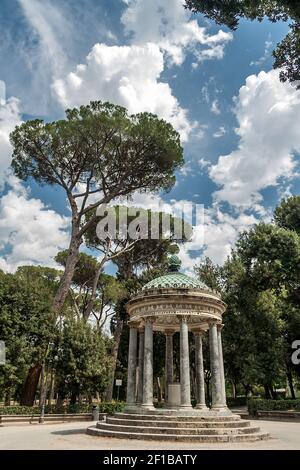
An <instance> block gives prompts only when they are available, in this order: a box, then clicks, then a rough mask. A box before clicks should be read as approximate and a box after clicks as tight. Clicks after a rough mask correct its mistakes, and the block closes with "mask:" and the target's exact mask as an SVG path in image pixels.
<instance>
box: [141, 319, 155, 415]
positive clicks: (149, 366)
mask: <svg viewBox="0 0 300 470" xmlns="http://www.w3.org/2000/svg"><path fill="white" fill-rule="evenodd" d="M153 323H154V319H153V318H152V317H148V318H147V317H146V318H145V338H144V373H143V403H142V407H143V408H146V409H148V410H153V409H154V406H153Z"/></svg>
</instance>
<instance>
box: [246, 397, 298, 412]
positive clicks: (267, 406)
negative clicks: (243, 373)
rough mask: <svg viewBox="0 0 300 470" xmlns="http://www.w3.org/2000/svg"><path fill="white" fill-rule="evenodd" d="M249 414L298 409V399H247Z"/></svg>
mask: <svg viewBox="0 0 300 470" xmlns="http://www.w3.org/2000/svg"><path fill="white" fill-rule="evenodd" d="M248 411H249V415H250V416H256V415H257V412H258V411H300V400H283V399H282V400H261V399H258V398H251V399H249V400H248Z"/></svg>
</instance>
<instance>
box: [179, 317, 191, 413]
mask: <svg viewBox="0 0 300 470" xmlns="http://www.w3.org/2000/svg"><path fill="white" fill-rule="evenodd" d="M179 319H180V395H181V408H184V409H186V408H191V407H192V405H191V383H190V358H189V329H188V323H187V322H188V317H186V316H180V317H179Z"/></svg>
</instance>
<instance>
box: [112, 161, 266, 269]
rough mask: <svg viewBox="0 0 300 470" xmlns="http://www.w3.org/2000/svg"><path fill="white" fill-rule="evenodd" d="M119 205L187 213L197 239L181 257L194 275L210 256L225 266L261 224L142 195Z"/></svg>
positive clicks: (184, 247) (215, 209)
mask: <svg viewBox="0 0 300 470" xmlns="http://www.w3.org/2000/svg"><path fill="white" fill-rule="evenodd" d="M205 163H206V164H207V165H208V164H209V162H205ZM115 202H116V203H119V204H125V205H129V206H134V207H141V208H144V209H151V210H153V211H163V212H165V213H166V214H172V215H173V216H177V217H182V214H183V213H184V214H185V220H186V221H187V222H188V223H191V224H192V225H193V237H192V238H191V240H190V241H189V242H186V243H184V244H182V245H180V252H179V256H180V259H181V261H182V266H183V269H184V270H185V271H186V272H190V273H192V272H193V267H194V266H195V264H197V263H199V261H201V259H203V258H204V257H205V256H209V257H210V258H211V259H212V261H213V262H214V263H217V264H223V263H224V261H225V260H226V258H227V256H229V255H230V253H231V249H232V248H233V247H234V244H235V242H236V241H237V239H238V236H239V234H240V233H241V232H243V231H244V230H247V229H249V228H250V227H251V226H252V225H254V224H255V223H258V221H259V219H258V218H257V217H256V216H254V215H253V214H252V215H247V214H239V215H237V216H232V215H230V214H228V213H225V212H223V211H221V210H220V209H219V208H218V207H217V206H214V207H210V208H204V206H202V205H201V204H199V205H197V206H196V205H192V206H191V201H188V200H175V199H171V200H170V201H164V200H163V199H162V197H160V196H157V195H152V194H141V193H139V192H136V193H135V194H134V195H133V197H132V198H131V199H130V200H124V199H122V200H118V201H115ZM191 208H192V211H191V210H190V209H191ZM195 215H196V217H195ZM266 220H267V219H266Z"/></svg>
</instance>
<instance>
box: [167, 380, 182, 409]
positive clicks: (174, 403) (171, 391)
mask: <svg viewBox="0 0 300 470" xmlns="http://www.w3.org/2000/svg"><path fill="white" fill-rule="evenodd" d="M180 405H181V387H180V384H179V383H178V384H170V385H169V386H168V408H179V407H180Z"/></svg>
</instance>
